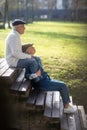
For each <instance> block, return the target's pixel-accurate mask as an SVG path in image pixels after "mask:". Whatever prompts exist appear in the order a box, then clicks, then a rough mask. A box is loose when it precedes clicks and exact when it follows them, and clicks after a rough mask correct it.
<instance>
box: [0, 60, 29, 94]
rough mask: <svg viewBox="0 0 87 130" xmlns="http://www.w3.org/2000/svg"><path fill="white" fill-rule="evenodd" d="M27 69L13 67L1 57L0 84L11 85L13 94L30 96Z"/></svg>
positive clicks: (10, 88)
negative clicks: (25, 75) (26, 77)
mask: <svg viewBox="0 0 87 130" xmlns="http://www.w3.org/2000/svg"><path fill="white" fill-rule="evenodd" d="M24 73H25V70H24V69H21V68H11V67H9V66H8V64H7V63H6V60H5V59H4V58H0V86H2V87H3V86H4V87H9V90H10V92H11V94H14V95H21V96H29V91H30V89H31V83H30V80H26V79H25V78H24Z"/></svg>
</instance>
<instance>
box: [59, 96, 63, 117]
mask: <svg viewBox="0 0 87 130" xmlns="http://www.w3.org/2000/svg"><path fill="white" fill-rule="evenodd" d="M59 106H60V118H61V117H62V116H63V101H62V97H61V96H60V104H59Z"/></svg>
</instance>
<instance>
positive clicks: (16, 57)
mask: <svg viewBox="0 0 87 130" xmlns="http://www.w3.org/2000/svg"><path fill="white" fill-rule="evenodd" d="M25 24H26V23H25V21H23V20H21V19H15V20H14V21H13V22H12V31H11V32H10V33H9V34H8V36H7V38H6V40H5V46H6V48H5V49H6V50H5V58H6V61H7V63H8V65H9V66H12V67H21V68H25V78H26V79H30V80H31V83H32V85H33V87H34V88H35V89H40V90H45V91H59V92H60V94H61V97H62V100H63V104H64V113H75V111H76V107H75V106H73V105H71V104H70V98H69V92H68V89H67V86H66V84H65V83H64V82H62V81H58V80H54V79H51V78H50V77H49V75H48V74H47V73H46V72H45V71H44V70H43V68H42V65H41V61H40V58H39V57H37V56H34V53H35V48H34V47H33V46H32V44H31V45H30V46H29V47H28V48H26V49H25V51H24V50H23V49H22V46H21V39H20V35H21V34H23V33H24V30H25V26H24V25H25Z"/></svg>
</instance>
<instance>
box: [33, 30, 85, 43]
mask: <svg viewBox="0 0 87 130" xmlns="http://www.w3.org/2000/svg"><path fill="white" fill-rule="evenodd" d="M31 33H33V34H35V35H42V36H46V37H48V38H49V37H51V38H60V39H61V38H62V39H74V40H75V39H79V40H82V41H83V40H85V41H86V40H87V37H86V36H74V35H70V34H65V33H55V32H32V31H31Z"/></svg>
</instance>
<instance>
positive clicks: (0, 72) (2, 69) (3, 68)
mask: <svg viewBox="0 0 87 130" xmlns="http://www.w3.org/2000/svg"><path fill="white" fill-rule="evenodd" d="M8 69H9V66H8V65H7V64H6V65H5V66H3V67H2V68H1V69H0V78H1V77H2V74H4V73H5V72H6V70H8Z"/></svg>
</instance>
